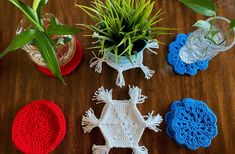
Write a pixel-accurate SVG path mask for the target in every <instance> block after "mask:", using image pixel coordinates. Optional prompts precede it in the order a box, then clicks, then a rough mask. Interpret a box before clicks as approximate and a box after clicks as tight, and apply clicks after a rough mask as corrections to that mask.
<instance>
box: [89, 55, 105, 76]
mask: <svg viewBox="0 0 235 154" xmlns="http://www.w3.org/2000/svg"><path fill="white" fill-rule="evenodd" d="M92 53H93V55H94V57H93V58H92V59H91V60H90V67H94V66H95V72H97V73H101V72H102V63H103V62H104V60H103V58H99V57H97V56H96V55H95V53H94V52H92Z"/></svg>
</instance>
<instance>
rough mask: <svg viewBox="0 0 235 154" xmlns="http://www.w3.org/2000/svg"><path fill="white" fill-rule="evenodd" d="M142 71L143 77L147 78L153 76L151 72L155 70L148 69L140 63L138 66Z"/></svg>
mask: <svg viewBox="0 0 235 154" xmlns="http://www.w3.org/2000/svg"><path fill="white" fill-rule="evenodd" d="M140 68H141V69H142V71H143V72H144V75H145V78H146V79H147V80H149V79H150V78H151V77H153V74H154V72H155V71H153V70H150V69H149V68H148V67H147V66H144V65H141V67H140Z"/></svg>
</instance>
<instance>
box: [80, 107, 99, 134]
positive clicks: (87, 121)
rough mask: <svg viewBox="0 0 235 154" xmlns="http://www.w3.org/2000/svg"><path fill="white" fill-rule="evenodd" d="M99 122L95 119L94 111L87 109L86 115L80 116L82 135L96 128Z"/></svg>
mask: <svg viewBox="0 0 235 154" xmlns="http://www.w3.org/2000/svg"><path fill="white" fill-rule="evenodd" d="M98 123H99V120H98V119H97V118H96V116H95V114H94V111H93V110H92V109H89V110H88V111H86V114H85V115H83V116H82V126H83V127H82V128H83V130H84V133H90V132H91V130H92V129H93V128H95V127H97V126H98Z"/></svg>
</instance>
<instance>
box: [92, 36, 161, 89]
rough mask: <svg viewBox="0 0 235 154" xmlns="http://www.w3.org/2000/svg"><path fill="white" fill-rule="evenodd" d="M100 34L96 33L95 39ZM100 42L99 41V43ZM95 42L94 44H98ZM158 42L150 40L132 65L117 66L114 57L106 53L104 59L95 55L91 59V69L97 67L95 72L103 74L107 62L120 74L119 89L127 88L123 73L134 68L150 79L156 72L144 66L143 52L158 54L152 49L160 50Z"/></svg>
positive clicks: (117, 80)
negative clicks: (104, 64) (103, 66)
mask: <svg viewBox="0 0 235 154" xmlns="http://www.w3.org/2000/svg"><path fill="white" fill-rule="evenodd" d="M97 35H99V34H98V33H94V34H93V37H94V38H97ZM98 42H99V41H98ZM98 42H94V43H98ZM158 48H159V45H158V41H157V40H156V39H154V40H149V41H148V42H147V44H146V46H145V48H144V49H143V50H142V51H140V52H139V53H138V55H137V59H136V60H133V63H132V64H131V63H130V62H127V63H123V64H121V63H120V64H117V63H116V61H114V60H113V58H112V57H111V56H113V55H112V54H110V53H104V54H103V57H102V58H98V57H97V56H96V55H95V54H94V53H93V54H94V58H92V59H91V61H90V67H94V66H95V72H98V73H101V72H102V63H103V62H105V63H106V64H107V65H109V66H110V67H112V68H113V69H115V70H116V71H117V72H118V75H117V79H116V85H117V86H119V87H123V86H125V79H124V77H123V72H124V71H127V70H129V69H134V68H141V69H142V70H143V72H144V74H145V78H146V79H150V78H151V77H152V76H153V74H154V71H152V70H150V69H149V68H148V67H147V66H144V65H143V52H144V50H145V49H148V51H150V52H152V53H154V54H157V53H156V52H155V51H153V50H151V49H158Z"/></svg>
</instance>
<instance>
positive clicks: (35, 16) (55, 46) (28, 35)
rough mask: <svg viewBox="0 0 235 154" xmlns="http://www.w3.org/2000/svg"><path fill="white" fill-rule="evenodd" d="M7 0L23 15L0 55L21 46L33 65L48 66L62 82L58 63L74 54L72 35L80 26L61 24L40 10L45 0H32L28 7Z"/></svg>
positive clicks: (74, 44)
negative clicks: (9, 41)
mask: <svg viewBox="0 0 235 154" xmlns="http://www.w3.org/2000/svg"><path fill="white" fill-rule="evenodd" d="M9 2H11V3H12V4H14V5H15V6H16V7H17V8H19V9H20V10H21V11H22V12H23V13H24V15H25V18H24V19H23V20H21V21H20V23H19V25H18V28H17V32H16V33H17V35H16V37H15V38H14V39H13V40H12V42H11V43H10V45H9V46H8V47H7V48H6V49H5V50H4V51H3V52H2V53H1V54H0V58H2V57H4V56H5V55H6V54H8V53H9V52H11V51H14V50H16V49H19V48H22V49H24V50H25V51H26V52H27V53H28V54H29V56H30V58H31V59H32V60H33V62H34V63H35V64H36V65H38V66H40V68H41V69H42V68H44V69H49V70H50V72H51V73H52V74H53V75H54V76H56V77H57V78H58V79H60V80H61V81H62V82H63V83H64V80H63V77H62V74H61V69H60V67H61V66H64V65H65V64H67V63H68V62H70V61H71V59H73V57H74V55H75V54H76V53H75V52H76V51H77V50H76V48H77V46H76V39H75V36H73V35H74V34H77V33H78V32H79V31H80V30H79V29H77V28H75V27H71V26H68V25H62V24H61V23H59V21H58V20H57V19H56V18H55V16H54V15H52V14H43V13H42V9H43V7H44V6H45V5H46V4H47V2H48V0H34V1H33V6H32V8H31V7H30V6H28V5H27V4H25V3H24V2H23V1H21V0H9ZM44 71H45V70H44Z"/></svg>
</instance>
